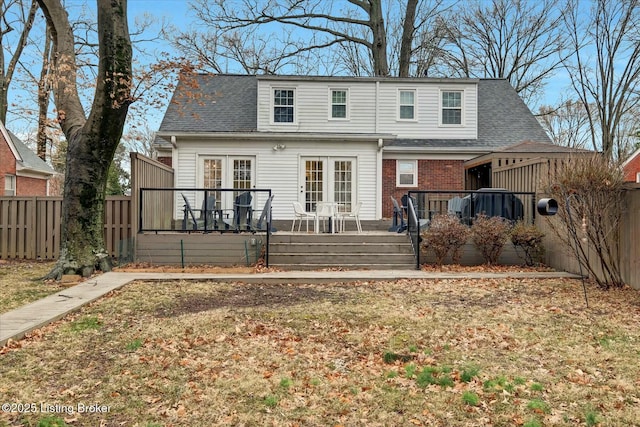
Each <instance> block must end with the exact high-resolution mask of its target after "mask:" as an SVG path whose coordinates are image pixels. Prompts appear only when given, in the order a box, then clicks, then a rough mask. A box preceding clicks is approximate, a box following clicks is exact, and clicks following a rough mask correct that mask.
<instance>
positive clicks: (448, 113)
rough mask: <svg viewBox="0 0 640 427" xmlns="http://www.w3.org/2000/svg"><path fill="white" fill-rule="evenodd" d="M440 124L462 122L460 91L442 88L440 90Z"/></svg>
mask: <svg viewBox="0 0 640 427" xmlns="http://www.w3.org/2000/svg"><path fill="white" fill-rule="evenodd" d="M440 106H441V109H440V124H441V125H445V126H446V125H461V124H462V91H461V90H443V91H441V92H440Z"/></svg>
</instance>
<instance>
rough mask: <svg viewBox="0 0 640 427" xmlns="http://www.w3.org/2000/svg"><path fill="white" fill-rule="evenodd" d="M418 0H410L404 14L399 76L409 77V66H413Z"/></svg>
mask: <svg viewBox="0 0 640 427" xmlns="http://www.w3.org/2000/svg"><path fill="white" fill-rule="evenodd" d="M417 6H418V0H408V2H407V10H406V11H405V14H404V23H403V25H402V43H401V45H400V63H399V67H398V76H399V77H409V68H410V66H411V56H412V55H411V54H412V44H413V40H414V35H415V34H414V33H415V25H414V22H415V19H416V7H417Z"/></svg>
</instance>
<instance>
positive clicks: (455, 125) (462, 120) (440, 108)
mask: <svg viewBox="0 0 640 427" xmlns="http://www.w3.org/2000/svg"><path fill="white" fill-rule="evenodd" d="M444 92H458V93H460V123H442V111H443V109H444V107H443V106H442V94H443V93H444ZM464 98H465V96H464V89H448V88H440V89H439V91H438V127H445V128H462V127H465V118H466V117H465V112H464ZM448 109H451V108H448Z"/></svg>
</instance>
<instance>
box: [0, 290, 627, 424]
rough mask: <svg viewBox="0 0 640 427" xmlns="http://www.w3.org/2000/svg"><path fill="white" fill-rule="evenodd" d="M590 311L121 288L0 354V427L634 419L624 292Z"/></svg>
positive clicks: (596, 302) (578, 299)
mask: <svg viewBox="0 0 640 427" xmlns="http://www.w3.org/2000/svg"><path fill="white" fill-rule="evenodd" d="M589 303H590V307H589V308H586V307H585V302H584V297H583V294H582V288H581V283H580V281H576V280H559V279H555V280H483V281H462V280H440V281H409V280H403V281H398V282H386V283H381V282H379V283H359V284H333V285H286V284H282V285H246V284H217V283H195V282H167V283H134V284H131V285H128V286H127V287H125V288H123V289H122V290H120V291H118V292H116V293H114V294H111V295H109V296H108V297H106V298H104V299H102V300H101V301H98V302H96V303H94V304H92V305H91V306H89V307H86V308H84V309H83V310H82V311H81V312H79V313H77V314H74V315H73V316H70V317H68V318H66V319H65V320H63V321H60V322H57V323H56V324H54V325H52V326H49V327H46V328H44V329H43V330H41V331H39V332H38V333H37V334H35V335H36V337H35V338H32V339H30V340H27V341H23V342H20V343H17V344H16V345H15V348H12V349H8V348H5V349H4V350H3V351H2V353H4V354H1V355H0V378H2V381H1V382H0V396H2V400H3V402H2V403H5V402H16V403H35V404H36V405H37V406H36V413H29V414H18V413H15V412H14V413H10V412H6V411H5V412H0V425H33V426H35V425H37V424H38V422H39V421H40V422H41V421H42V420H46V421H48V422H50V423H52V422H54V421H58V422H59V424H61V422H64V423H66V424H67V425H70V426H99V425H104V426H120V425H126V426H147V427H149V426H210V425H238V426H240V425H243V426H265V425H275V426H337V425H344V426H390V425H394V426H395V425H398V426H400V425H417V426H420V425H424V426H428V425H435V426H482V425H485V426H514V425H515V426H518V425H521V426H529V427H531V426H542V425H544V426H551V425H553V426H585V425H590V426H595V425H600V426H629V425H640V364H639V363H638V361H639V358H640V329H639V328H638V325H639V324H640V295H639V294H638V292H637V291H634V290H631V289H624V290H617V291H609V292H602V291H598V290H596V289H594V288H590V289H589ZM41 404H43V405H44V406H41ZM79 404H81V405H84V406H80V408H81V409H82V408H84V410H86V408H87V407H88V406H89V405H104V406H105V407H108V411H109V412H108V413H86V412H85V413H78V412H77V409H78V405H79ZM56 405H57V406H56ZM98 408H99V407H98ZM41 409H45V410H47V409H53V410H52V411H50V412H49V413H42V412H40V410H41ZM101 409H104V407H102V408H101ZM45 425H55V424H45ZM61 425H62V424H61Z"/></svg>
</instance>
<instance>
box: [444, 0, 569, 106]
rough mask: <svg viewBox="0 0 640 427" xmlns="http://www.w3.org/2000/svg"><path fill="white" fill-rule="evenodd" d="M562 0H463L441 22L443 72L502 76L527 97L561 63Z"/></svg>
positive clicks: (531, 94) (458, 74)
mask: <svg viewBox="0 0 640 427" xmlns="http://www.w3.org/2000/svg"><path fill="white" fill-rule="evenodd" d="M561 1H562V0H541V1H540V2H531V1H527V0H491V1H476V2H473V3H472V2H463V3H461V7H460V8H459V9H457V10H455V11H453V12H452V13H451V14H450V16H449V17H448V19H447V22H446V23H447V24H448V25H444V23H443V25H441V26H440V27H439V29H440V31H445V30H446V31H447V42H446V43H444V45H443V46H442V47H441V50H440V52H441V55H442V57H443V63H444V65H445V66H446V67H447V71H446V74H448V75H453V76H464V77H480V78H504V79H507V80H509V82H510V83H511V85H512V86H513V87H514V88H515V90H516V91H517V92H518V93H519V94H520V96H521V97H522V98H523V99H524V100H525V101H532V100H533V99H532V98H534V97H535V96H536V95H539V94H540V93H541V91H542V89H543V87H544V83H545V82H546V80H547V79H548V78H549V77H550V76H551V75H552V74H553V73H554V72H555V71H556V70H557V69H558V68H561V67H562V61H561V59H562V56H561V55H562V52H563V51H564V49H565V39H566V37H565V35H564V34H563V31H562V30H563V28H564V27H563V23H562V13H561V12H562V3H561Z"/></svg>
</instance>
